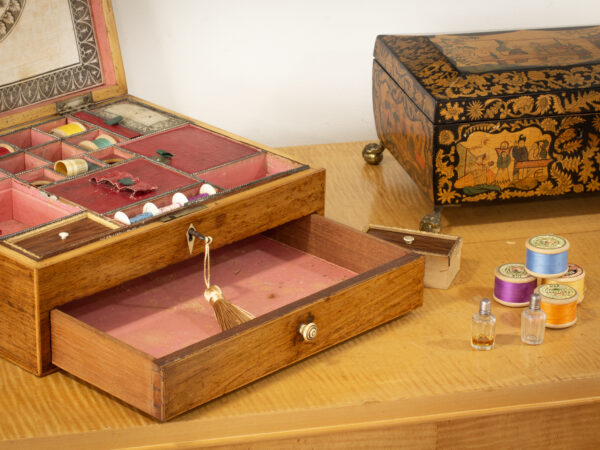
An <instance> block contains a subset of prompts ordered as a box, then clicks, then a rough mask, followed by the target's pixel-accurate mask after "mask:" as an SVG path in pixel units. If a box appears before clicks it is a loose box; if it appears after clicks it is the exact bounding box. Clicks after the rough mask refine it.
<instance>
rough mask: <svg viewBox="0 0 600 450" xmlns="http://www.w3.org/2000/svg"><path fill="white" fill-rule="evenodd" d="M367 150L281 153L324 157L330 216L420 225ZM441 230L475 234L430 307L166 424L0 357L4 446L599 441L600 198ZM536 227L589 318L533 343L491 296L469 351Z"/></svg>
mask: <svg viewBox="0 0 600 450" xmlns="http://www.w3.org/2000/svg"><path fill="white" fill-rule="evenodd" d="M362 146H363V143H352V144H330V145H319V146H309V147H295V148H287V149H282V152H284V153H286V154H288V155H290V156H291V157H293V158H295V159H298V160H301V161H303V162H307V163H309V164H311V165H313V166H320V167H325V168H326V169H327V206H326V215H327V216H328V217H330V218H333V219H335V220H338V221H340V222H343V223H346V224H349V225H350V226H352V227H355V228H357V229H363V228H364V227H365V226H366V225H367V224H369V223H372V224H381V225H389V226H398V227H403V228H413V229H415V228H417V227H418V223H419V219H420V218H421V217H422V216H423V215H425V214H427V213H429V212H431V205H430V204H429V203H428V201H427V199H426V198H425V196H424V195H423V194H421V193H420V192H419V191H418V189H417V187H416V186H415V185H414V184H413V183H412V182H411V181H410V179H409V178H408V176H407V175H406V173H405V172H404V171H403V169H402V168H401V167H400V166H399V164H398V163H397V162H396V161H395V160H394V159H393V158H392V157H391V155H390V154H389V153H387V151H386V153H385V157H384V161H383V163H382V164H381V165H380V166H376V167H372V166H368V165H366V164H364V163H363V161H362V157H361V149H362ZM442 226H443V230H442V231H443V232H444V233H447V234H455V235H459V236H462V237H463V240H464V244H463V251H462V262H461V270H460V272H459V274H458V275H457V277H456V279H455V280H454V283H453V285H452V287H451V288H450V289H448V290H435V289H425V298H424V306H423V307H422V308H420V309H418V310H416V311H413V312H412V313H410V314H408V315H406V316H404V317H402V318H400V319H397V320H395V321H393V322H391V323H388V324H386V325H384V326H381V327H379V328H377V329H375V330H373V331H371V332H368V333H365V334H363V335H361V336H359V337H357V338H355V339H352V340H350V341H348V342H345V343H342V344H340V345H338V346H336V347H334V348H332V349H330V350H327V351H325V352H323V353H321V354H319V355H316V356H313V357H311V358H309V359H307V360H305V361H303V362H300V363H298V364H296V365H294V366H292V367H290V368H287V369H285V370H282V371H280V372H278V373H275V374H273V375H270V376H268V377H266V378H264V379H262V380H260V381H257V382H255V383H253V384H251V385H250V386H247V387H245V388H242V389H239V390H238V391H236V392H234V393H232V394H229V395H226V396H224V397H222V398H219V399H217V400H215V401H213V402H211V403H209V404H207V405H205V406H202V407H199V408H196V409H195V410H193V411H191V412H189V413H187V414H184V415H183V416H180V417H178V418H176V419H174V420H173V421H171V422H168V423H165V424H159V423H156V422H154V421H153V420H151V419H149V418H148V417H146V416H144V415H142V414H140V413H138V412H137V411H135V410H134V409H132V408H130V407H128V406H127V405H125V404H123V403H121V402H119V401H118V400H115V399H114V398H112V397H110V396H108V395H105V394H103V393H102V392H100V391H98V390H96V389H94V388H93V387H91V386H89V385H86V384H85V383H82V382H80V381H78V380H77V379H75V378H74V377H72V376H70V375H68V374H65V373H63V372H56V373H54V374H52V375H49V376H47V377H44V378H36V377H35V376H33V375H31V374H29V373H27V372H25V371H24V370H21V369H19V368H18V367H16V366H14V365H12V364H10V363H8V362H6V361H4V360H0V438H1V439H2V440H3V442H2V443H0V447H1V446H6V447H8V448H19V449H22V448H28V447H31V448H45V447H50V448H53V447H58V448H61V449H65V450H66V449H71V448H73V449H80V448H86V449H95V448H114V447H119V448H126V447H135V448H162V447H164V446H169V444H171V445H170V448H174V447H177V448H197V447H213V446H214V447H219V446H226V447H228V448H238V447H239V448H248V447H254V446H256V447H260V448H265V447H267V448H271V447H272V448H282V447H284V448H285V447H291V446H301V445H304V446H307V447H318V446H326V447H328V448H348V447H351V446H368V447H372V446H381V447H395V448H403V447H407V448H414V447H415V446H419V447H425V448H434V447H439V448H446V447H460V448H463V447H476V448H480V447H483V446H487V447H492V448H494V447H497V448H506V447H519V448H535V447H538V446H539V447H540V448H542V447H543V448H547V447H549V446H551V447H556V448H594V447H595V448H598V445H600V431H599V430H600V428H599V427H598V426H599V425H600V306H599V296H598V294H597V293H598V291H599V289H600V283H599V281H598V276H599V271H600V252H599V250H600V233H599V230H600V197H594V198H586V199H571V200H553V201H543V202H542V201H538V202H534V203H532V202H527V203H519V204H508V205H497V206H469V207H457V208H448V209H446V210H444V213H443V221H442ZM540 233H555V234H560V235H563V236H565V237H566V238H568V239H569V241H570V242H571V249H570V252H569V253H570V254H569V259H570V260H571V261H572V262H575V263H578V264H580V265H582V266H583V267H584V268H585V270H586V272H587V276H586V294H585V300H584V302H583V303H582V304H581V305H580V308H579V311H578V322H577V324H576V325H575V326H573V327H571V328H568V329H565V330H547V331H546V337H545V340H544V344H543V345H541V346H526V345H523V344H521V342H520V314H521V311H522V310H521V309H511V308H507V307H503V306H500V305H498V304H496V303H494V304H493V312H494V314H495V315H496V316H497V319H498V324H497V341H496V342H497V347H496V348H495V349H494V350H493V351H491V352H477V351H474V350H472V349H471V347H470V345H469V339H470V320H471V316H472V314H473V313H474V312H475V311H476V309H477V303H478V299H479V298H480V297H482V296H488V297H489V296H491V295H492V289H493V279H494V268H495V267H496V266H497V265H498V264H500V263H503V262H510V261H516V262H518V261H524V258H525V246H524V243H525V239H526V238H527V237H529V236H532V235H535V234H540ZM323 326H326V325H323Z"/></svg>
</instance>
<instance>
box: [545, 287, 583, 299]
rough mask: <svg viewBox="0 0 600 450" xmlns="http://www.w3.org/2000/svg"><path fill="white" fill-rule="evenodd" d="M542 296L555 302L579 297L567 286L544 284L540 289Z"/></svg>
mask: <svg viewBox="0 0 600 450" xmlns="http://www.w3.org/2000/svg"><path fill="white" fill-rule="evenodd" d="M539 290H540V294H541V295H543V296H544V297H546V298H550V299H554V300H567V299H570V298H573V297H574V296H576V295H577V291H576V290H575V289H573V288H572V287H571V286H567V285H565V284H543V285H541V286H540V287H539Z"/></svg>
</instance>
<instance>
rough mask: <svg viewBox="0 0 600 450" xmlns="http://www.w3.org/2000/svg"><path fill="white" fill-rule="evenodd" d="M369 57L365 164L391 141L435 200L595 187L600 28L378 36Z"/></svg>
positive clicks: (580, 191) (598, 176) (584, 191)
mask: <svg viewBox="0 0 600 450" xmlns="http://www.w3.org/2000/svg"><path fill="white" fill-rule="evenodd" d="M374 56H375V60H374V62H373V107H374V113H375V122H376V125H377V134H378V136H379V139H380V140H381V144H382V146H380V147H379V149H375V151H374V154H371V155H366V156H365V159H367V156H369V157H371V161H372V162H376V161H377V156H378V155H377V154H378V153H379V152H380V151H382V150H383V147H385V148H388V149H389V150H390V152H391V153H392V155H393V156H394V157H395V158H396V159H397V160H398V161H399V162H400V164H402V166H403V167H404V168H405V169H406V171H407V172H408V173H409V175H410V176H411V177H412V178H413V180H414V181H415V183H417V185H419V187H420V188H421V189H422V190H423V191H424V192H426V193H427V195H428V196H429V198H430V199H431V200H432V202H433V203H434V204H435V205H436V206H443V205H457V204H464V203H475V202H489V201H509V200H515V199H536V198H551V197H559V196H570V195H588V194H594V193H597V192H599V191H600V165H599V164H598V158H599V156H600V150H599V144H600V114H599V112H600V27H598V26H593V27H580V28H565V29H553V30H521V31H505V32H493V33H481V34H457V35H436V36H389V35H388V36H378V37H377V40H376V43H375V52H374ZM365 152H367V149H365ZM374 156H375V159H373V157H374Z"/></svg>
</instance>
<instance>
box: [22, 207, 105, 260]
mask: <svg viewBox="0 0 600 450" xmlns="http://www.w3.org/2000/svg"><path fill="white" fill-rule="evenodd" d="M111 229H112V227H110V228H109V227H107V226H106V225H104V224H101V223H99V222H98V221H95V220H92V219H90V218H88V217H81V218H79V219H77V220H73V221H65V222H60V224H59V225H58V226H56V227H52V229H51V230H48V231H43V232H33V233H31V234H29V235H27V236H26V237H19V239H15V240H12V241H11V242H10V243H12V244H15V246H17V248H22V249H23V250H25V251H26V252H27V253H28V254H32V255H34V257H35V258H36V259H40V258H44V257H48V256H50V255H52V254H56V253H58V252H64V251H68V250H69V249H70V248H71V247H74V246H77V245H81V244H82V243H87V242H89V241H91V240H93V239H97V236H98V235H101V234H103V233H106V232H107V231H108V230H111ZM63 232H66V233H68V234H69V235H68V238H67V239H65V240H62V239H61V238H60V237H59V233H63Z"/></svg>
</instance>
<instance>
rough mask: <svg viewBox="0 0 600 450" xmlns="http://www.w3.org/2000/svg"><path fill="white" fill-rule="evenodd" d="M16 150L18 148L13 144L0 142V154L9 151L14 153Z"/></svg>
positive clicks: (2, 154) (5, 153)
mask: <svg viewBox="0 0 600 450" xmlns="http://www.w3.org/2000/svg"><path fill="white" fill-rule="evenodd" d="M16 151H17V150H16V149H15V148H14V147H13V146H12V145H8V144H3V143H0V156H4V155H8V154H9V153H14V152H16Z"/></svg>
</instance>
